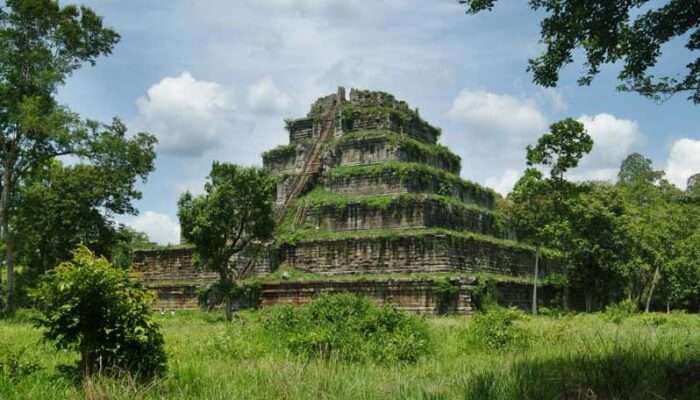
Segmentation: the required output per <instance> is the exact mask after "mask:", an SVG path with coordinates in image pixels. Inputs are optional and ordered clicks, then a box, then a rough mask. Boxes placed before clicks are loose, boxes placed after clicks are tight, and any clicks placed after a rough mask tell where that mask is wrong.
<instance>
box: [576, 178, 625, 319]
mask: <svg viewBox="0 0 700 400" xmlns="http://www.w3.org/2000/svg"><path fill="white" fill-rule="evenodd" d="M577 192H578V193H577V195H576V196H571V197H570V198H569V199H567V203H568V204H567V210H568V218H569V223H570V225H569V226H570V232H569V238H568V239H569V240H568V243H567V260H568V262H569V264H570V270H569V281H570V282H571V283H572V284H574V285H578V286H579V287H582V288H584V291H585V296H586V308H587V310H588V311H590V310H591V309H592V307H593V299H594V297H598V298H599V299H601V300H603V301H602V302H601V303H603V304H604V303H606V302H607V303H610V302H611V301H618V300H620V299H619V298H618V296H619V293H622V289H624V288H625V276H624V268H623V265H624V264H625V262H626V260H627V258H628V257H629V255H628V252H627V250H628V246H627V244H628V243H629V239H628V237H627V232H626V230H625V229H624V228H625V227H624V224H623V221H624V215H625V213H626V208H625V202H624V199H623V197H622V195H621V194H620V192H619V190H618V188H617V187H615V186H613V185H609V184H605V183H590V182H586V183H582V184H579V185H577Z"/></svg>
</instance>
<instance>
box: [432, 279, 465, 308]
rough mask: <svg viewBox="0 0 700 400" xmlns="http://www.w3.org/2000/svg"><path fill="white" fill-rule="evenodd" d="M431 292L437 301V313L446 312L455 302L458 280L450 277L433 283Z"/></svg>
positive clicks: (456, 299)
mask: <svg viewBox="0 0 700 400" xmlns="http://www.w3.org/2000/svg"><path fill="white" fill-rule="evenodd" d="M433 294H434V295H435V298H436V301H437V311H438V314H441V315H445V314H448V313H449V312H450V310H451V309H453V308H454V306H455V305H456V304H457V301H458V296H459V281H453V280H451V279H443V280H440V281H438V282H437V283H436V284H435V287H434V288H433Z"/></svg>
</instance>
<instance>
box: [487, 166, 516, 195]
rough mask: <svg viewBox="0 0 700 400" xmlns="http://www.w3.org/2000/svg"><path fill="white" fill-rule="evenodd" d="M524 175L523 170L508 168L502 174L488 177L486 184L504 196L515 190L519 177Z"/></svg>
mask: <svg viewBox="0 0 700 400" xmlns="http://www.w3.org/2000/svg"><path fill="white" fill-rule="evenodd" d="M522 175H523V173H522V171H518V170H515V169H507V170H505V172H504V173H503V175H501V176H493V177H490V178H486V182H485V183H486V186H488V187H490V188H492V189H493V190H495V191H497V192H498V193H500V194H502V195H503V196H507V195H508V193H510V192H511V191H513V187H514V186H515V184H516V183H517V182H518V179H520V177H521V176H522Z"/></svg>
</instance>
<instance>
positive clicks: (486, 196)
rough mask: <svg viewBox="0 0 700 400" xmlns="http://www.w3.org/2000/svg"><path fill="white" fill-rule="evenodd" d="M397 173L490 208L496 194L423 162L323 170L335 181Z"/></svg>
mask: <svg viewBox="0 0 700 400" xmlns="http://www.w3.org/2000/svg"><path fill="white" fill-rule="evenodd" d="M382 175H389V176H396V177H398V178H399V179H400V180H401V182H410V183H413V184H417V185H419V186H422V187H426V186H430V185H434V186H435V187H436V188H437V189H438V190H437V194H440V195H446V196H451V195H453V194H454V193H455V192H457V193H463V194H464V195H465V196H467V197H469V198H471V199H473V200H474V201H475V202H477V203H478V204H483V205H484V206H486V207H489V208H491V207H493V204H494V202H495V198H496V194H495V193H494V192H493V191H492V190H491V189H487V188H484V187H482V186H480V185H478V184H476V183H473V182H469V181H465V180H463V179H462V178H460V177H459V176H458V175H455V174H451V173H448V172H446V171H444V170H441V169H438V168H433V167H431V166H428V165H425V164H417V163H405V162H396V161H390V162H386V163H381V164H372V165H357V166H340V167H336V168H333V169H331V170H330V171H328V172H327V173H326V178H327V179H329V180H331V181H334V180H340V179H346V178H353V177H363V176H375V177H376V176H382Z"/></svg>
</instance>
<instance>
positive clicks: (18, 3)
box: [0, 0, 153, 311]
mask: <svg viewBox="0 0 700 400" xmlns="http://www.w3.org/2000/svg"><path fill="white" fill-rule="evenodd" d="M118 40H119V35H118V34H117V33H116V32H114V31H113V30H112V29H109V28H106V27H104V26H103V23H102V18H101V17H99V16H98V15H97V14H95V12H94V11H92V10H91V9H90V8H87V7H83V6H81V7H78V6H74V5H68V6H61V5H60V4H59V2H57V1H53V0H6V1H5V2H4V5H0V185H1V186H2V188H1V195H0V239H2V243H3V244H4V246H5V252H4V253H5V264H6V266H7V277H8V281H7V285H8V296H7V308H8V309H9V310H10V311H12V310H13V308H14V305H15V301H14V292H15V290H14V285H15V282H14V255H15V238H14V232H13V230H12V227H11V225H10V221H11V220H12V217H13V213H14V210H15V207H16V206H17V205H16V200H17V199H16V197H17V193H18V188H19V187H20V185H21V183H22V181H23V180H24V179H25V178H26V176H27V174H29V173H30V171H31V170H32V169H33V168H35V167H37V166H38V165H40V164H42V163H44V162H47V161H48V160H51V159H53V158H55V157H58V156H61V155H68V154H72V155H75V156H77V157H79V158H82V159H86V160H90V161H91V162H93V163H96V164H118V163H120V162H123V161H124V159H123V155H124V151H123V150H124V149H125V147H129V144H130V143H134V141H136V142H141V143H143V142H149V143H152V142H153V139H152V138H150V139H148V138H147V137H148V135H139V136H138V137H137V138H135V139H128V138H127V137H126V136H125V135H124V131H123V130H122V129H115V126H114V125H113V126H111V127H104V126H101V125H99V124H96V123H89V122H88V123H85V122H83V121H81V120H80V118H79V117H78V116H77V115H76V114H75V113H73V112H71V111H70V110H69V109H68V108H67V107H66V106H62V105H60V104H59V103H58V102H57V100H56V93H57V89H58V88H59V87H60V86H62V85H63V84H64V83H65V80H66V78H67V77H68V76H70V75H71V74H72V73H73V72H74V71H76V70H77V69H79V68H80V67H82V66H83V65H85V64H90V65H94V64H95V61H96V59H97V58H98V57H99V56H101V55H105V54H110V53H111V51H112V48H113V46H114V45H115V44H116V43H117V42H118ZM127 208H128V207H127Z"/></svg>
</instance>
